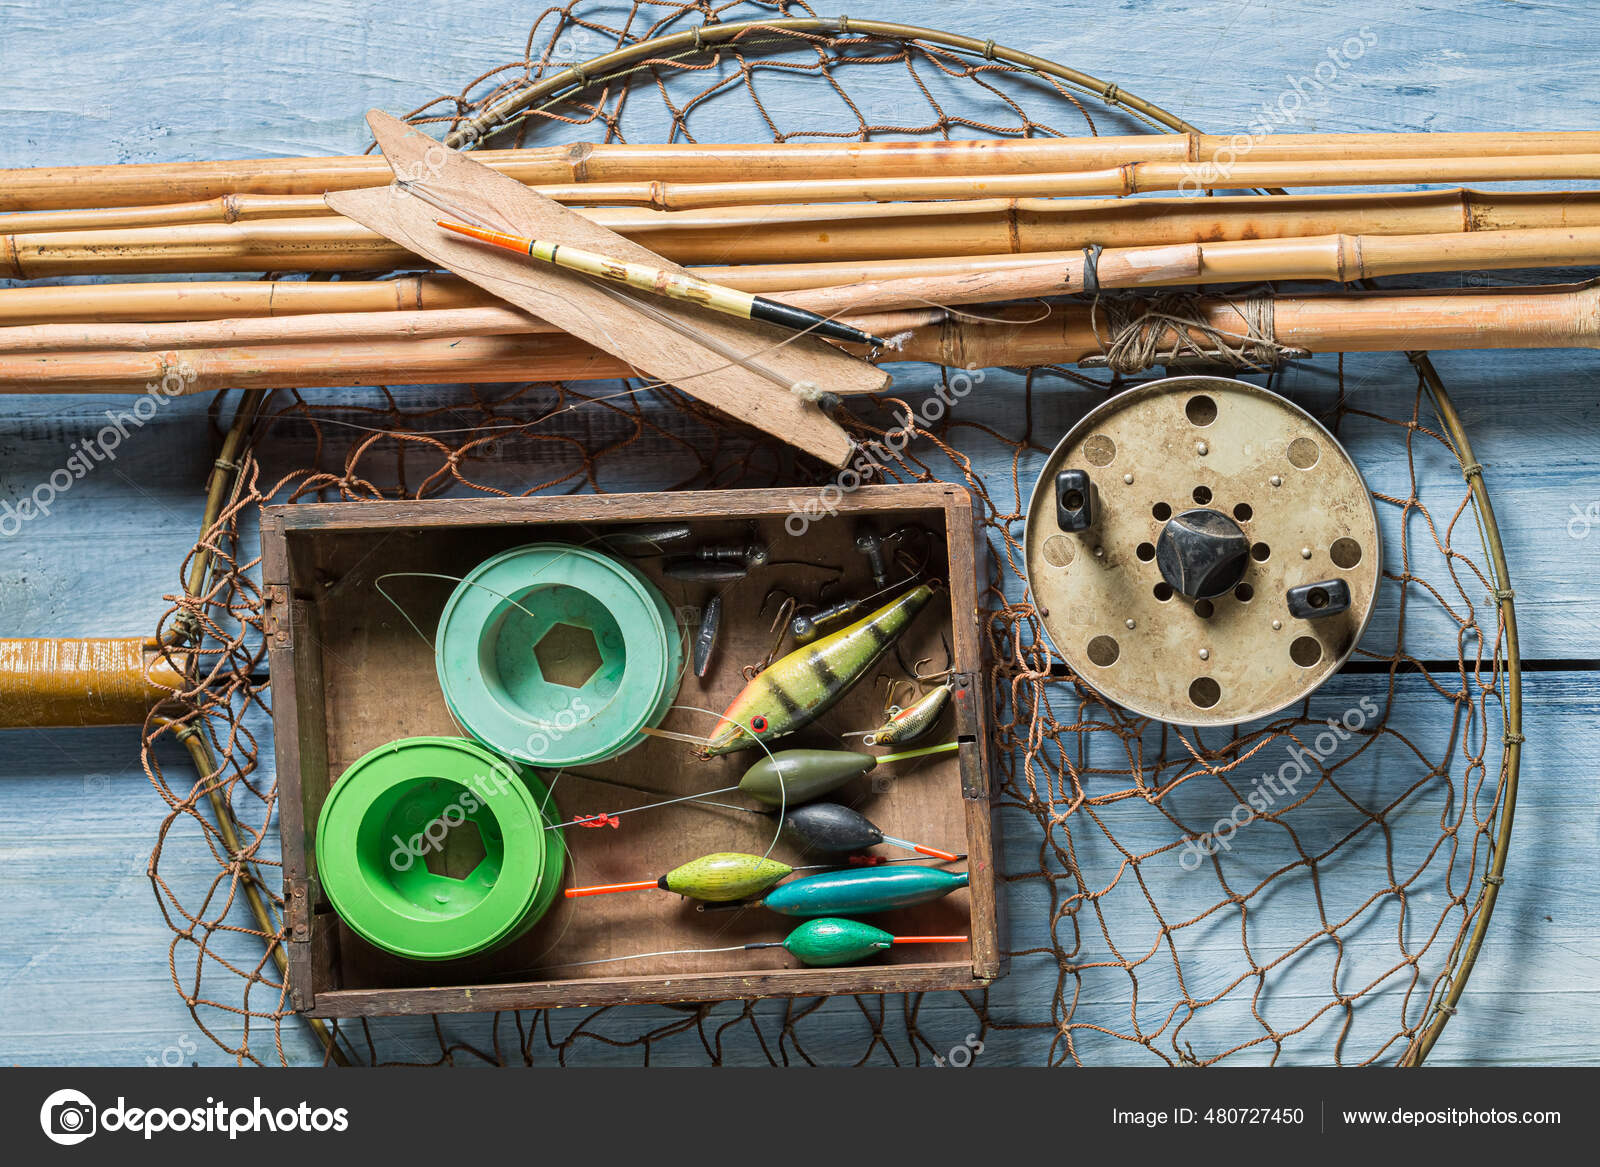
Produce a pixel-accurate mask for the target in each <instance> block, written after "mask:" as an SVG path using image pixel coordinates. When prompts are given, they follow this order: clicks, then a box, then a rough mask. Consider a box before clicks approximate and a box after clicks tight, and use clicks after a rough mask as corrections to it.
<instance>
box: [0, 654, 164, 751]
mask: <svg viewBox="0 0 1600 1167" xmlns="http://www.w3.org/2000/svg"><path fill="white" fill-rule="evenodd" d="M184 688H186V683H185V681H184V679H183V677H182V675H181V674H180V673H179V672H178V671H177V670H176V669H174V668H173V667H172V665H171V664H170V663H169V662H168V661H167V660H166V659H165V658H164V657H163V656H162V655H161V652H160V650H159V648H158V646H157V643H156V641H154V640H146V639H144V638H142V637H137V636H134V637H121V638H113V637H105V638H97V639H88V640H0V729H20V728H25V727H33V728H42V727H54V726H76V725H142V724H143V723H144V719H145V715H146V714H147V713H148V712H149V711H150V709H151V708H152V707H153V706H155V705H156V703H157V702H159V701H160V700H161V699H162V698H164V697H167V696H170V695H171V693H172V692H173V691H174V690H177V691H182V690H183V689H184Z"/></svg>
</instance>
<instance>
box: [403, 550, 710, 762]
mask: <svg viewBox="0 0 1600 1167" xmlns="http://www.w3.org/2000/svg"><path fill="white" fill-rule="evenodd" d="M434 664H435V666H436V668H437V671H438V675H439V687H440V689H441V690H443V692H444V698H445V702H446V704H447V705H449V707H450V712H451V713H452V714H453V715H454V716H455V719H456V721H457V722H459V723H460V724H461V726H462V727H463V728H464V729H465V730H466V731H467V732H468V733H470V734H471V735H472V736H473V737H475V738H476V739H477V740H478V741H480V742H482V743H483V744H484V745H486V746H488V747H489V748H490V749H492V750H494V751H495V752H496V753H498V754H501V755H503V756H505V757H508V758H514V759H516V760H517V761H519V762H524V763H527V764H530V765H535V766H543V767H559V766H577V765H585V764H588V763H592V762H600V761H604V760H605V759H607V758H612V757H615V756H616V755H618V754H620V753H623V752H625V751H627V750H630V749H632V748H633V747H634V746H636V745H638V744H639V743H640V742H641V741H643V740H644V737H645V735H644V734H643V733H641V732H640V731H641V730H642V729H643V728H645V727H653V726H655V725H656V724H657V723H658V722H660V720H661V719H662V718H663V717H665V716H666V712H667V709H668V708H669V707H670V705H671V704H672V698H673V696H674V694H675V693H676V691H677V683H678V680H679V677H680V675H681V673H682V669H683V645H682V640H681V637H680V636H679V633H678V628H677V625H676V624H675V623H674V621H673V616H672V609H671V608H669V607H668V606H667V601H666V598H665V597H664V596H662V594H661V592H660V591H659V590H658V589H657V588H656V587H655V586H654V585H653V584H651V583H650V581H649V580H648V579H646V578H645V577H644V576H643V575H642V574H640V572H639V571H638V570H637V569H636V568H634V567H632V566H631V565H629V564H627V563H624V562H622V561H621V560H618V559H614V558H612V557H611V556H609V555H604V554H601V553H600V552H597V551H591V550H589V549H587V548H583V547H575V546H572V545H569V544H562V543H535V544H531V545H529V546H527V547H518V548H515V549H513V550H511V551H506V552H503V553H501V554H499V555H496V556H494V557H493V558H492V559H488V560H485V561H484V562H483V563H481V564H479V565H478V566H477V567H476V568H474V569H473V570H472V571H471V572H469V573H468V574H467V576H466V577H465V578H464V579H463V580H462V581H461V583H460V584H459V585H458V586H457V587H456V589H455V591H454V592H453V593H452V594H451V596H450V599H449V600H448V601H447V602H446V603H445V606H444V611H443V613H442V614H441V615H440V617H439V631H438V635H437V636H436V637H435V640H434Z"/></svg>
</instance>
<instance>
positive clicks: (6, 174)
mask: <svg viewBox="0 0 1600 1167" xmlns="http://www.w3.org/2000/svg"><path fill="white" fill-rule="evenodd" d="M1241 139H1242V140H1241ZM478 156H479V157H480V158H481V159H483V160H484V161H486V162H488V163H489V164H490V165H492V166H495V167H496V168H498V169H500V170H503V171H505V172H506V173H509V174H511V175H513V176H514V177H516V178H518V179H519V180H521V181H523V182H527V183H531V184H534V185H535V186H537V187H539V188H540V189H542V190H544V191H545V192H546V193H548V194H552V195H553V196H555V197H557V198H559V199H561V200H562V201H565V202H568V203H570V204H573V205H578V206H582V207H585V208H587V209H585V210H584V213H585V214H586V215H589V216H590V217H592V218H593V219H594V220H596V221H597V222H599V223H602V224H604V225H605V226H607V227H610V228H612V229H613V230H616V231H619V232H621V233H622V234H625V235H627V236H629V237H630V238H632V239H634V240H636V241H638V242H640V243H642V244H643V245H645V246H646V247H649V248H650V249H652V250H654V251H656V252H658V253H660V254H662V255H664V256H666V257H667V258H668V259H670V260H673V261H675V262H679V263H684V264H692V265H695V268H696V270H697V271H698V272H699V273H700V274H702V275H704V276H705V277H706V278H708V279H711V280H714V281H716V282H718V283H722V284H726V285H729V286H732V287H736V288H741V289H745V290H748V291H755V292H761V293H763V294H765V295H770V296H774V297H776V298H780V299H783V300H786V301H789V302H791V303H793V304H795V305H797V306H800V307H805V308H809V309H811V310H813V311H816V312H821V313H824V314H827V315H837V316H842V317H844V318H846V319H849V320H851V321H852V322H855V323H857V324H858V325H859V326H860V327H862V328H864V329H868V330H870V331H872V332H874V333H875V334H876V335H894V334H902V335H900V336H898V337H897V343H898V345H899V347H898V349H897V350H896V351H895V352H889V353H886V354H883V355H884V356H885V357H886V358H887V359H902V358H903V359H911V360H931V361H939V362H943V363H951V364H957V365H969V364H973V363H977V364H1006V365H1027V364H1035V363H1039V364H1043V363H1058V362H1062V361H1073V360H1081V359H1083V358H1085V357H1088V356H1093V355H1096V354H1100V353H1103V352H1104V351H1105V350H1106V348H1107V346H1108V344H1109V343H1110V342H1111V340H1112V339H1113V338H1112V337H1111V336H1110V334H1109V333H1108V332H1107V329H1106V325H1105V318H1104V314H1102V315H1101V317H1099V318H1092V317H1091V315H1090V309H1089V308H1088V307H1087V306H1086V305H1084V304H1082V303H1073V304H1061V303H1053V304H1051V305H1050V307H1049V309H1048V311H1047V312H1041V311H1040V308H1039V306H1038V305H1037V304H1032V305H1028V306H1026V307H1025V308H1021V309H1008V308H1006V307H1005V305H1006V304H1008V303H1011V304H1015V303H1016V302H1018V301H1023V300H1036V299H1040V298H1046V299H1048V298H1051V297H1061V296H1066V295H1073V294H1078V293H1083V292H1086V291H1094V290H1096V289H1099V290H1110V289H1127V288H1151V289H1158V288H1173V287H1190V286H1204V285H1221V284H1250V283H1256V282H1261V281H1273V280H1307V281H1329V282H1333V283H1339V284H1346V283H1350V282H1352V281H1355V280H1360V279H1369V278H1373V277H1378V276H1401V275H1415V274H1424V273H1440V272H1462V271H1483V270H1493V269H1497V268H1498V269H1507V268H1562V267H1575V266H1583V265H1600V192H1593V191H1584V190H1540V191H1531V192H1530V191H1522V192H1513V193H1504V192H1499V191H1495V192H1484V191H1476V190H1470V189H1465V188H1461V187H1453V188H1451V189H1443V190H1420V191H1385V192H1378V193H1366V192H1362V193H1306V194H1292V195H1274V196H1262V195H1252V194H1243V195H1222V196H1208V197H1204V198H1195V197H1171V196H1163V197H1137V198H1128V197H1081V196H1084V195H1094V196H1100V195H1114V196H1125V195H1130V194H1139V193H1140V192H1144V191H1148V190H1157V191H1171V190H1190V189H1193V190H1195V191H1200V190H1215V189H1238V188H1244V187H1250V186H1254V185H1264V186H1265V185H1272V186H1285V187H1337V186H1355V185H1394V184H1412V183H1429V182H1447V183H1459V182H1469V181H1473V182H1475V181H1498V180H1501V179H1513V178H1514V179H1519V180H1529V179H1531V180H1536V181H1550V180H1557V181H1569V180H1595V179H1600V132H1589V131H1584V132H1575V133H1536V134H1457V135H1450V134H1438V135H1405V134H1375V135H1359V134H1358V135H1282V136H1275V137H1274V136H1263V137H1258V138H1253V139H1252V138H1242V136H1235V137H1208V136H1200V135H1189V136H1182V135H1150V136H1137V137H1122V138H1089V139H1045V140H1037V139H1026V140H1011V141H999V142H992V141H973V142H896V143H883V144H866V145H861V144H849V145H838V144H819V145H803V146H768V145H759V146H713V147H701V146H686V145H673V146H621V145H619V146H586V145H580V146H572V147H559V148H546V149H539V150H521V151H488V152H483V153H481V154H480V155H478ZM823 174H825V175H827V176H828V177H826V178H820V177H817V176H818V175H823ZM389 177H390V173H389V171H388V168H387V166H386V164H385V163H384V162H383V160H382V159H381V158H377V157H360V158H333V159H275V160H268V161H265V162H251V163H227V162H219V163H183V164H175V165H166V166H163V165H143V166H121V167H84V168H70V169H48V170H25V171H0V278H10V279H13V280H18V281H31V280H39V279H53V278H63V277H82V276H93V277H105V276H117V275H141V276H149V275H171V276H187V275H190V274H196V273H212V274H221V273H230V272H260V271H263V270H265V271H298V272H324V273H349V274H351V275H353V276H355V277H356V278H346V279H339V280H315V281H296V280H272V279H265V280H263V279H241V280H207V281H199V282H193V281H186V280H168V281H162V282H139V283H105V284H95V285H81V284H76V285H71V286H43V287H41V286H24V287H14V288H6V289H0V389H3V390H4V391H7V392H29V393H35V392H113V393H122V392H137V391H141V390H145V389H147V388H148V386H149V385H151V384H153V383H161V382H162V380H163V378H164V377H166V378H168V382H167V383H168V384H171V383H172V382H171V375H172V373H173V372H174V370H180V369H181V370H183V371H184V374H183V376H182V382H183V385H184V389H183V391H185V392H200V391H204V390H208V389H215V388H220V387H225V386H226V387H249V388H261V389H265V388H275V387H285V386H296V387H314V386H335V385H361V384H374V383H381V384H422V383H431V382H454V381H517V380H536V379H552V380H553V379H568V380H571V379H582V378H605V377H614V376H622V375H628V374H629V373H630V372H631V369H630V368H629V367H628V365H627V364H626V362H623V361H619V360H617V359H616V358H614V357H611V356H608V355H606V354H603V353H600V352H598V351H596V350H593V349H591V348H588V347H587V346H585V345H583V344H581V343H579V342H577V341H576V340H574V339H573V338H571V337H569V336H566V335H565V334H562V333H559V332H558V331H556V330H555V329H554V328H553V327H552V326H550V325H548V324H547V323H545V322H544V321H542V320H539V319H537V318H536V317H534V316H531V315H528V314H527V313H524V312H522V311H519V310H516V309H512V308H510V307H508V306H506V305H505V304H503V303H502V302H500V301H498V300H496V299H495V298H494V297H492V296H490V295H488V294H487V293H485V292H483V291H481V290H479V289H477V288H476V287H474V286H472V285H470V284H468V283H465V282H463V281H461V280H458V279H456V278H455V277H453V276H450V275H448V274H444V273H435V272H428V271H425V270H424V271H418V270H417V269H419V268H425V267H426V265H425V264H423V263H422V261H420V260H419V259H418V258H417V257H415V256H414V255H412V254H410V253H408V252H407V251H406V250H405V249H403V248H401V247H398V246H396V245H394V244H392V243H391V242H389V241H388V240H387V239H384V238H382V237H380V236H378V235H376V234H374V233H372V232H370V231H368V230H366V229H365V228H363V227H360V226H358V225H357V224H355V223H353V222H351V221H349V220H347V219H345V218H343V217H342V216H340V215H337V214H334V213H332V212H331V211H330V210H329V209H328V208H327V206H326V204H325V203H324V202H323V200H322V195H323V193H324V192H326V191H329V190H338V189H350V188H354V187H360V186H369V185H377V184H379V183H382V182H383V181H385V180H386V179H388V178H389ZM677 208H689V209H677ZM408 269H410V270H409V272H408ZM395 272H398V273H401V274H396V275H393V276H391V277H389V278H372V277H373V276H375V275H377V274H380V273H395ZM1596 295H1600V293H1596V292H1593V291H1591V290H1589V289H1582V290H1573V289H1570V288H1569V289H1565V290H1562V291H1560V292H1559V293H1551V294H1539V293H1538V290H1537V289H1534V290H1526V291H1521V292H1518V291H1513V292H1506V291H1500V292H1496V293H1483V292H1479V293H1464V294H1455V295H1445V294H1438V293H1433V294H1426V295H1420V294H1419V295H1415V296H1411V297H1371V296H1351V295H1335V296H1327V295H1309V296H1295V297H1281V298H1279V299H1278V300H1277V301H1276V304H1275V306H1274V311H1273V312H1272V313H1271V314H1270V316H1271V319H1272V321H1273V328H1274V333H1273V335H1272V336H1270V337H1267V338H1266V339H1268V340H1274V341H1276V342H1277V343H1278V344H1280V345H1284V346H1288V347H1293V348H1303V349H1308V350H1310V351H1312V352H1329V351H1356V350H1360V349H1369V348H1379V349H1381V348H1385V347H1388V348H1406V349H1412V348H1428V347H1433V348H1452V347H1480V348H1488V347H1503V346H1519V345H1525V346H1545V345H1550V346H1554V345H1572V346H1579V347H1596V344H1597V339H1596V334H1595V329H1596V325H1595V321H1596V319H1597V313H1596V311H1595V296H1596ZM1235 302H1236V298H1234V297H1217V298H1213V299H1201V300H1197V301H1195V302H1194V310H1195V312H1196V313H1197V314H1198V315H1197V317H1196V322H1195V329H1194V332H1193V335H1192V336H1191V335H1189V334H1188V333H1186V332H1185V331H1184V330H1183V329H1181V328H1174V329H1169V330H1168V333H1164V334H1158V335H1157V336H1155V337H1154V341H1155V342H1156V347H1157V348H1159V349H1162V350H1163V351H1164V350H1165V349H1167V348H1170V347H1171V346H1172V345H1173V344H1182V343H1190V342H1194V343H1198V342H1197V341H1195V338H1196V337H1200V336H1204V335H1211V336H1213V339H1215V334H1221V335H1224V336H1229V337H1239V336H1242V335H1243V334H1244V333H1243V332H1241V329H1244V330H1245V331H1248V329H1247V328H1246V327H1245V325H1244V323H1243V318H1242V317H1241V316H1240V314H1239V312H1238V310H1237V309H1235V308H1233V307H1230V305H1232V304H1234V303H1235ZM953 306H968V310H967V311H966V312H963V313H957V314H952V313H950V312H947V311H945V310H946V309H948V308H951V307H953ZM1208 330H1210V331H1208Z"/></svg>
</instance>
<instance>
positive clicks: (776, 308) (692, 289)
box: [435, 219, 883, 348]
mask: <svg viewBox="0 0 1600 1167" xmlns="http://www.w3.org/2000/svg"><path fill="white" fill-rule="evenodd" d="M435 221H436V222H437V223H438V225H439V226H440V227H443V228H444V229H445V230H446V231H454V232H455V233H456V234H457V235H466V236H468V237H469V238H472V239H477V240H480V241H481V242H484V243H490V244H493V245H494V246H496V247H503V248H505V249H506V250H507V251H520V252H522V253H523V254H524V255H527V256H529V257H531V258H533V259H542V260H544V261H545V262H546V263H553V264H555V265H556V266H557V267H564V268H567V269H568V270H570V271H577V272H582V273H583V274H584V275H590V276H595V277H597V278H598V279H602V280H611V281H613V282H615V283H619V284H626V285H628V287H630V288H638V289H639V290H640V291H643V292H655V293H656V294H657V295H661V296H669V297H671V298H672V299H674V300H687V301H688V302H690V303H691V304H700V305H702V306H704V307H706V308H710V309H712V310H713V311H716V312H722V313H724V314H726V315H728V316H738V317H742V318H743V319H746V320H760V321H764V322H765V323H767V324H777V325H781V326H782V327H784V328H790V329H793V330H794V331H795V332H814V333H816V334H817V335H818V336H825V337H828V338H829V339H830V340H842V341H844V342H846V343H847V344H865V345H871V346H873V347H874V348H882V347H883V341H881V340H879V339H878V338H877V337H875V336H872V335H871V334H869V333H865V332H862V331H861V330H860V329H859V328H851V327H850V326H849V325H848V324H843V323H841V322H839V321H837V320H829V319H828V318H827V317H826V316H819V315H817V314H816V313H815V312H808V311H807V310H806V309H804V308H795V307H793V306H792V305H789V304H783V303H780V302H779V301H777V300H769V299H767V298H766V297H765V296H757V295H755V294H754V293H752V292H741V291H739V290H738V289H737V288H727V287H723V286H722V285H721V284H713V283H711V282H710V281H709V280H702V279H697V278H696V277H694V276H687V275H679V274H677V273H675V272H669V271H663V270H662V269H661V268H656V267H651V266H649V265H648V264H643V263H625V262H623V261H622V260H617V259H609V258H607V257H606V256H604V255H596V254H595V253H594V252H592V251H584V250H582V249H581V248H577V247H569V246H567V245H566V244H564V243H548V242H546V241H544V240H542V239H529V238H528V237H527V236H525V235H508V234H506V233H505V232H503V231H490V230H488V229H486V228H483V227H472V226H468V225H467V224H466V223H452V222H450V221H448V220H446V219H438V220H435Z"/></svg>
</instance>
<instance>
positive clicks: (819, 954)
mask: <svg viewBox="0 0 1600 1167" xmlns="http://www.w3.org/2000/svg"><path fill="white" fill-rule="evenodd" d="M966 942H967V938H966V937H965V936H896V935H894V934H893V933H890V932H885V931H884V930H883V929H882V928H874V927H873V926H872V925H871V924H863V923H861V921H859V920H835V919H819V920H807V921H806V922H805V923H804V924H801V925H800V926H799V927H798V928H796V929H795V930H794V931H793V932H791V933H789V935H787V936H785V937H784V938H783V939H782V940H778V941H767V942H765V943H759V942H758V943H755V944H746V945H745V947H746V948H786V949H788V950H789V952H791V953H792V954H793V955H794V957H795V959H796V960H798V961H799V962H800V963H801V964H808V965H813V966H816V967H821V968H831V967H833V966H835V965H841V964H854V963H855V962H856V961H858V960H865V959H867V957H869V956H876V955H877V954H878V953H880V952H883V951H885V950H886V949H889V948H893V947H894V946H895V945H896V944H965V943H966Z"/></svg>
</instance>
